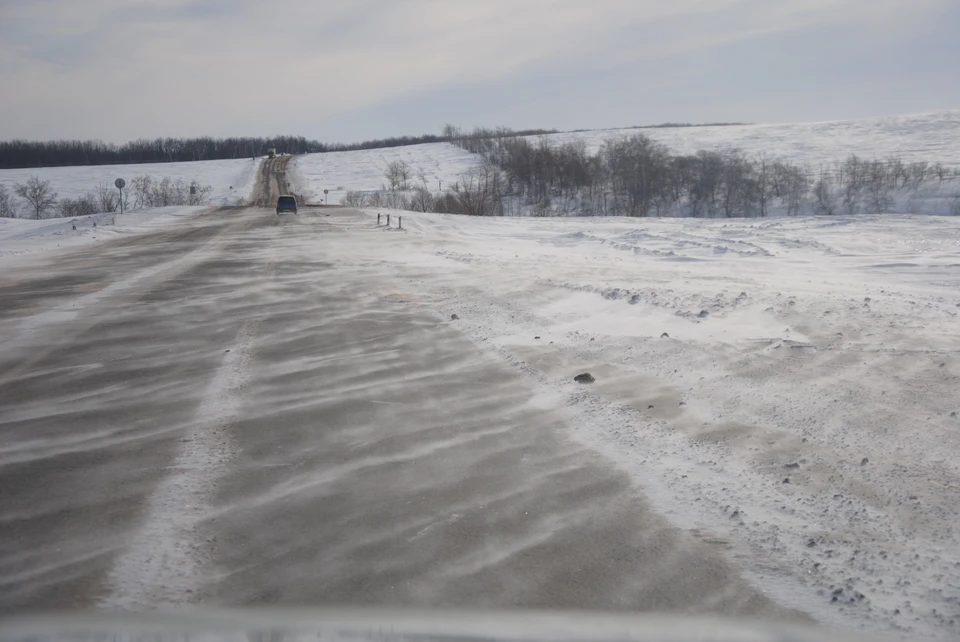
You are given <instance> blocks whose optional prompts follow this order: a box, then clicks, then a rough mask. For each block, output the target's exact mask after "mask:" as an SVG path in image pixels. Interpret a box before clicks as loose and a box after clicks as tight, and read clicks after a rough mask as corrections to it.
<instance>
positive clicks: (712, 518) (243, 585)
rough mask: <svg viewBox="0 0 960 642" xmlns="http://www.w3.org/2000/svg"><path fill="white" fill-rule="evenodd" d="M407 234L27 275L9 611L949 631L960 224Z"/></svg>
mask: <svg viewBox="0 0 960 642" xmlns="http://www.w3.org/2000/svg"><path fill="white" fill-rule="evenodd" d="M270 180H271V179H270V178H269V177H267V179H266V181H265V183H264V184H265V185H270V184H271V183H270ZM271 189H272V188H271ZM278 189H283V187H282V186H279V185H278ZM396 215H397V213H394V216H396ZM402 215H403V229H402V230H401V229H397V224H396V219H395V218H394V219H393V221H392V225H391V227H389V228H387V227H386V226H385V225H380V224H378V222H377V218H378V217H377V212H375V211H356V210H349V209H341V208H315V209H314V208H302V209H301V213H300V214H299V215H296V216H294V215H291V216H284V217H278V216H276V215H274V213H273V212H272V211H271V210H266V209H257V208H245V209H244V208H219V209H208V210H203V211H199V212H195V213H191V214H189V215H188V216H181V217H178V218H171V219H169V220H166V221H165V222H164V223H163V224H162V225H161V224H158V225H157V226H156V227H155V228H151V229H150V230H148V231H146V232H145V233H141V234H136V235H127V236H121V237H120V238H114V239H111V240H107V241H105V242H103V243H102V244H100V245H98V246H96V249H95V250H93V249H91V248H74V249H70V250H58V251H55V252H53V253H52V254H51V253H46V254H44V253H36V254H31V255H28V256H13V255H8V256H0V260H2V261H5V262H6V264H5V265H4V266H3V267H4V269H3V276H2V277H0V278H2V282H0V286H2V287H0V301H2V306H0V326H2V327H0V329H2V332H3V335H4V338H5V339H4V348H3V351H2V353H0V373H2V374H0V417H2V419H0V425H2V431H3V441H2V447H0V473H2V477H3V501H2V504H0V539H2V541H4V543H5V546H4V547H3V550H2V553H0V569H2V573H0V608H2V609H3V611H4V612H8V613H10V612H15V611H23V610H27V609H49V608H70V607H88V608H105V609H113V608H130V607H133V608H157V607H165V606H185V605H207V606H238V605H253V604H285V605H319V604H329V603H349V604H377V605H403V606H412V605H415V606H470V607H537V608H558V607H563V608H591V609H598V610H618V611H667V612H682V613H712V614H727V615H740V616H753V617H759V618H763V619H776V620H781V621H782V620H789V621H801V622H802V621H806V620H809V619H813V620H817V621H820V622H822V623H825V624H827V625H830V626H837V627H854V628H858V627H859V628H863V629H864V630H866V631H869V632H887V633H896V632H900V633H901V634H906V635H910V636H913V637H931V638H950V637H953V636H955V635H956V632H957V630H958V628H960V620H958V618H960V593H958V588H957V587H958V586H960V541H958V537H957V533H956V532H955V530H954V525H953V521H954V517H953V514H954V510H955V509H954V507H955V506H956V505H957V504H958V502H960V490H958V489H960V479H958V477H960V469H958V463H957V454H958V452H960V419H958V418H957V411H958V410H960V408H958V399H957V393H956V390H957V389H958V388H960V360H958V358H957V355H958V350H960V345H958V341H960V340H958V338H957V334H956V328H957V327H958V326H957V324H958V320H957V315H958V314H960V295H958V294H957V293H958V292H960V222H958V221H957V220H956V219H949V218H937V217H908V216H888V217H883V218H880V217H856V218H844V217H834V218H830V219H811V218H799V219H778V220H762V221H757V220H741V221H736V222H730V221H704V220H636V219H590V220H584V219H575V220H552V219H523V220H519V219H514V220H504V219H475V218H468V217H457V216H451V215H428V214H417V215H414V214H412V213H403V214H402ZM583 373H590V374H591V375H592V377H593V379H594V380H595V381H594V382H593V383H592V384H590V385H584V384H580V383H577V382H575V381H574V377H575V376H577V375H579V374H583Z"/></svg>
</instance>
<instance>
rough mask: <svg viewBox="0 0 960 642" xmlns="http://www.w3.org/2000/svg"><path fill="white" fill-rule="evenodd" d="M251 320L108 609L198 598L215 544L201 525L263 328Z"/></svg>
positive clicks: (228, 454)
mask: <svg viewBox="0 0 960 642" xmlns="http://www.w3.org/2000/svg"><path fill="white" fill-rule="evenodd" d="M257 325H258V322H257V321H248V322H246V323H245V324H244V325H243V327H242V328H241V329H240V332H239V333H238V334H237V337H236V340H235V341H234V345H233V347H232V348H231V350H230V352H227V353H225V355H224V359H223V362H222V363H221V364H220V367H219V368H218V369H217V371H216V374H215V375H214V377H213V379H212V380H211V382H210V385H209V386H208V387H207V390H206V392H205V393H204V396H203V401H202V403H201V404H200V408H199V409H198V411H197V416H196V418H195V421H194V422H193V423H192V426H191V428H190V429H189V431H188V434H187V435H186V437H187V438H188V439H189V441H184V442H181V447H180V452H179V453H178V454H177V457H176V459H175V460H174V462H173V463H172V465H171V467H170V468H171V469H172V471H173V472H171V474H170V475H169V476H168V477H166V478H165V479H163V481H161V482H160V483H159V484H158V485H157V488H156V490H155V491H154V493H153V494H152V495H151V496H150V497H149V498H148V500H147V505H146V509H145V513H144V519H143V523H142V525H141V528H140V530H139V532H138V533H137V534H136V535H135V536H134V538H133V540H132V541H131V542H130V544H129V546H128V547H127V549H126V551H125V552H123V553H121V554H120V555H119V556H118V558H117V559H116V561H115V562H114V565H113V567H112V569H111V570H110V573H109V576H108V578H107V582H106V585H107V588H108V590H109V593H108V594H107V595H105V596H104V597H103V598H102V599H101V600H100V602H99V607H100V608H104V609H143V608H158V607H169V606H177V605H183V604H188V603H190V602H192V601H194V600H195V599H196V598H197V597H199V596H198V592H197V591H198V589H199V588H200V586H201V580H202V577H203V570H204V568H203V567H204V565H205V564H206V562H207V561H208V560H209V557H210V554H211V552H212V548H213V546H212V544H211V543H209V542H206V541H205V540H203V538H202V537H201V534H200V532H199V526H200V523H201V521H202V520H203V519H204V518H205V517H206V515H207V513H208V509H209V508H210V504H211V501H212V499H213V494H214V492H215V489H216V483H217V479H218V478H219V477H220V475H221V474H222V473H223V472H224V469H225V468H226V466H227V464H228V463H229V462H230V461H231V460H232V459H233V457H234V455H235V451H234V449H233V446H232V445H231V442H230V434H229V428H230V425H231V423H232V422H233V421H234V420H235V418H236V414H237V412H238V409H239V402H240V398H241V396H240V393H241V391H242V390H243V388H244V387H245V384H246V381H247V372H248V366H249V363H250V359H251V354H252V348H253V345H254V340H255V338H256V334H257Z"/></svg>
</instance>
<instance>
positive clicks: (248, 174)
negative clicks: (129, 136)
mask: <svg viewBox="0 0 960 642" xmlns="http://www.w3.org/2000/svg"><path fill="white" fill-rule="evenodd" d="M259 161H260V159H259V158H258V159H257V161H256V162H255V161H253V160H252V159H250V158H241V159H233V160H212V161H195V162H189V163H145V164H141V165H94V166H77V167H39V168H26V169H0V185H3V186H5V187H6V188H7V189H8V190H9V191H11V192H12V191H13V186H14V184H15V183H23V182H24V181H26V180H27V179H28V178H30V177H31V176H38V177H39V178H40V179H41V180H45V181H50V185H51V186H52V187H53V189H54V191H56V192H57V194H58V195H59V197H60V198H77V197H79V196H83V195H84V194H86V193H87V192H92V191H93V190H94V188H95V187H96V186H97V185H98V184H99V183H106V184H108V185H111V186H112V185H113V182H114V181H115V180H116V179H118V178H122V179H124V180H126V181H127V183H128V184H129V183H130V179H132V178H133V177H134V176H141V175H144V174H145V175H147V176H152V177H154V178H155V179H156V180H162V179H163V178H166V177H170V178H171V179H172V180H174V181H175V180H177V179H182V180H183V181H184V182H185V183H190V182H191V181H194V180H195V181H197V182H198V183H200V184H201V185H210V186H211V187H213V192H212V193H211V194H210V197H209V203H210V204H211V205H236V204H238V203H239V202H240V201H242V200H244V199H248V198H249V197H250V194H251V192H252V191H253V186H254V183H256V178H257V168H258V167H259Z"/></svg>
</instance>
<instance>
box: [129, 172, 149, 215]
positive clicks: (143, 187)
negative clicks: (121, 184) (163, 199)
mask: <svg viewBox="0 0 960 642" xmlns="http://www.w3.org/2000/svg"><path fill="white" fill-rule="evenodd" d="M152 189H153V179H152V178H150V177H149V176H147V175H146V174H144V175H141V176H134V177H133V178H132V179H130V187H128V188H127V194H130V193H131V192H133V207H134V209H140V208H141V207H146V206H147V204H148V203H149V202H150V191H151V190H152Z"/></svg>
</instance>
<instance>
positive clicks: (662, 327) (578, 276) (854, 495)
mask: <svg viewBox="0 0 960 642" xmlns="http://www.w3.org/2000/svg"><path fill="white" fill-rule="evenodd" d="M371 215H372V219H371V220H375V212H374V211H371ZM403 224H404V230H405V233H402V234H401V233H397V230H395V229H394V230H392V231H393V232H394V233H392V234H386V233H384V238H389V239H391V242H390V243H389V245H388V246H387V247H384V243H368V244H366V243H365V244H361V243H351V244H340V243H338V244H337V247H336V249H335V252H349V253H350V255H351V256H352V257H353V258H354V259H355V260H358V259H361V258H363V257H367V256H369V260H370V261H371V262H372V264H375V265H378V268H377V269H378V270H379V271H380V272H381V273H382V274H383V275H384V279H385V283H388V282H389V281H387V279H389V278H391V277H392V278H393V279H394V280H395V281H396V282H397V283H409V284H410V286H409V287H411V288H415V292H416V298H417V300H422V301H430V302H436V303H428V304H426V305H432V306H433V307H435V308H436V312H437V314H438V315H439V316H440V318H443V319H450V315H451V314H456V315H457V316H458V317H459V318H458V320H456V321H455V323H456V324H457V327H458V328H460V329H461V330H462V331H463V332H465V333H467V334H468V335H469V336H470V337H472V338H473V340H474V341H475V342H476V344H477V345H479V346H481V347H482V348H484V349H486V350H488V351H489V352H491V353H492V354H493V355H495V356H497V357H499V358H500V359H502V360H503V361H504V362H505V363H507V364H510V365H512V366H513V367H515V368H517V369H518V370H520V371H521V372H523V373H524V374H525V375H526V377H527V380H528V381H529V382H530V385H532V386H533V387H534V388H535V390H537V391H538V393H537V394H538V398H539V399H540V403H542V406H543V408H544V409H548V408H549V409H555V408H558V407H559V408H564V409H565V412H566V414H567V417H568V422H569V423H570V424H571V425H572V426H573V427H574V435H573V437H574V438H576V439H579V440H581V441H583V442H584V443H585V444H588V445H589V446H591V447H596V448H599V449H600V450H602V451H603V452H605V453H607V454H608V455H609V456H610V457H611V458H612V459H614V460H615V461H617V462H619V464H620V465H621V466H622V467H623V468H624V469H625V470H627V471H629V472H630V473H631V474H632V475H633V476H634V478H635V479H636V481H637V484H638V487H639V488H641V489H642V491H643V492H644V493H645V494H647V495H648V496H649V497H650V499H651V500H652V501H653V503H654V505H655V506H657V507H658V508H659V510H660V511H661V512H662V513H663V514H665V515H666V516H668V517H669V518H670V519H671V520H673V521H674V523H675V524H677V525H679V526H681V527H684V528H686V529H688V530H690V531H691V532H694V533H697V534H699V535H700V536H702V537H703V538H704V539H705V541H708V542H710V543H713V544H715V545H716V546H718V547H719V548H721V549H722V550H723V551H725V552H726V554H727V555H728V556H729V557H730V558H732V559H734V560H736V561H737V563H738V566H739V567H740V568H742V569H745V570H746V572H747V573H748V575H749V577H751V578H752V579H753V580H754V581H755V582H756V583H757V584H758V585H759V586H760V587H761V588H762V589H763V590H764V591H766V592H767V593H768V594H769V595H770V596H771V597H773V598H774V599H776V600H778V601H780V602H781V603H783V604H786V605H789V606H792V607H796V608H799V609H801V610H804V611H806V612H809V613H811V614H813V615H814V616H815V617H817V618H818V619H820V620H821V621H823V622H827V623H831V624H835V625H847V626H853V627H863V628H865V630H868V631H875V632H876V631H886V632H899V633H900V634H902V635H904V636H906V637H909V638H910V639H916V638H919V637H927V636H929V637H934V638H941V639H956V635H957V632H958V631H960V532H958V530H957V527H956V517H955V514H956V508H955V507H956V506H957V505H958V504H960V418H958V412H960V393H958V392H957V391H958V390H960V356H958V355H960V338H958V334H957V330H958V328H960V219H957V218H950V217H918V216H893V215H889V216H857V217H834V218H811V217H804V218H789V219H787V218H782V219H768V220H755V219H754V220H750V219H740V220H733V221H707V220H695V219H662V220H658V219H622V218H620V219H611V218H596V219H524V218H505V219H476V218H471V217H456V216H450V215H429V214H412V213H408V214H405V215H404V223H403ZM335 252H334V253H335ZM368 253H369V255H368ZM385 287H386V285H385ZM584 372H589V373H591V374H592V375H593V376H594V377H595V378H596V383H594V384H593V385H591V386H581V385H579V384H577V383H575V382H574V380H573V379H574V377H575V376H576V375H578V374H580V373H584Z"/></svg>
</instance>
